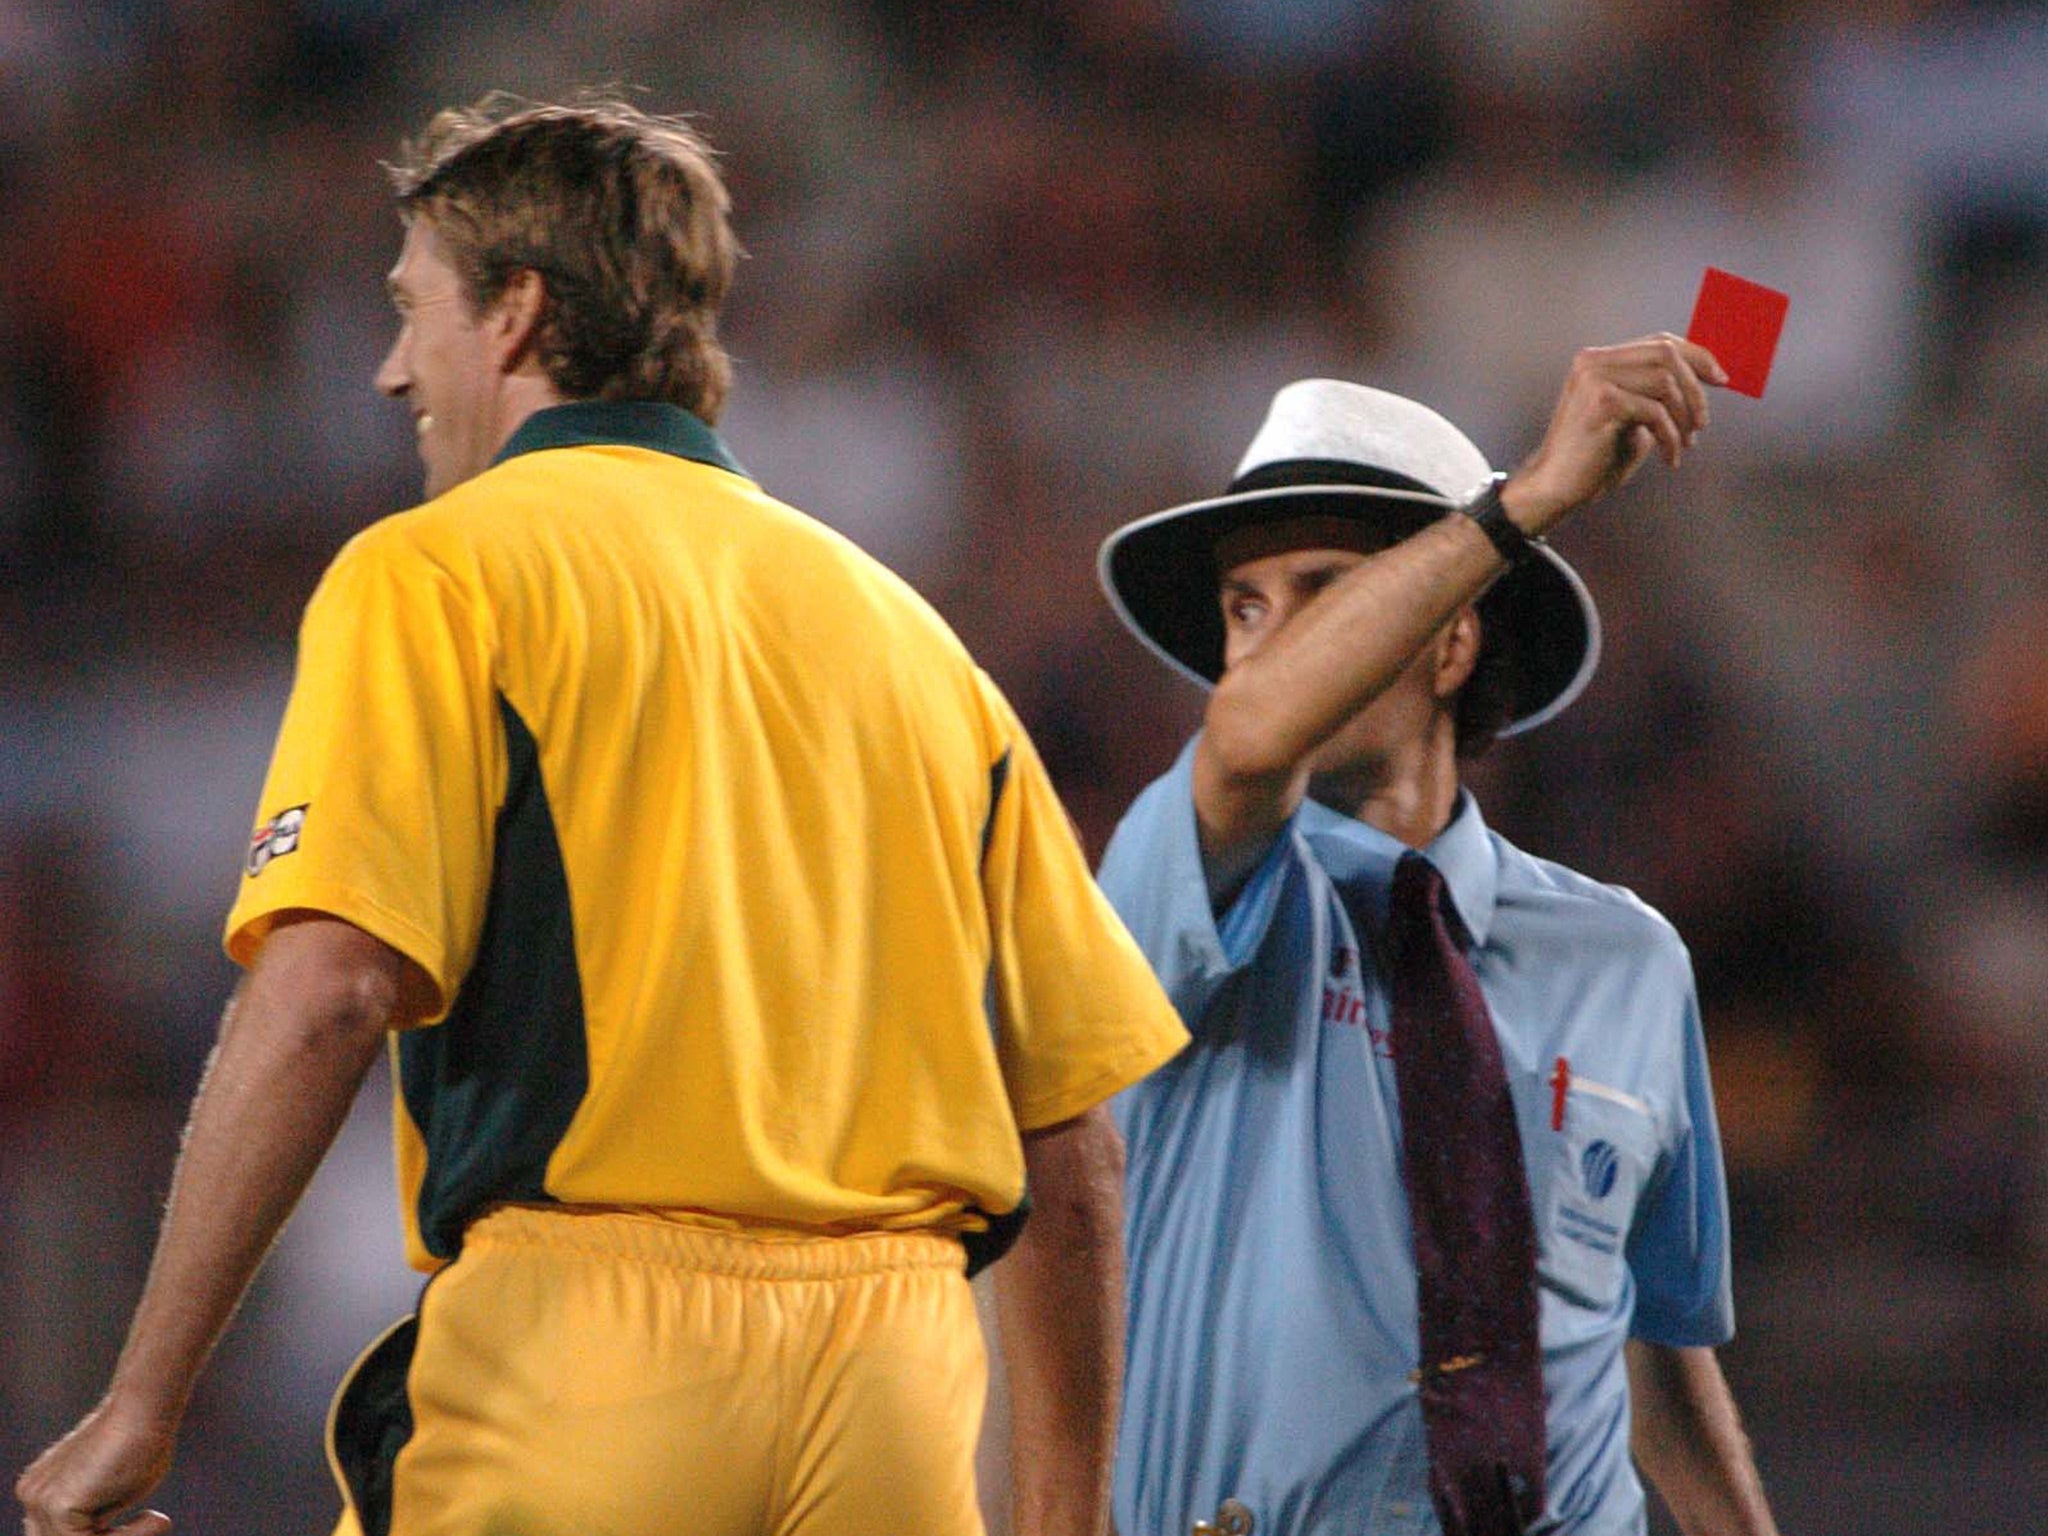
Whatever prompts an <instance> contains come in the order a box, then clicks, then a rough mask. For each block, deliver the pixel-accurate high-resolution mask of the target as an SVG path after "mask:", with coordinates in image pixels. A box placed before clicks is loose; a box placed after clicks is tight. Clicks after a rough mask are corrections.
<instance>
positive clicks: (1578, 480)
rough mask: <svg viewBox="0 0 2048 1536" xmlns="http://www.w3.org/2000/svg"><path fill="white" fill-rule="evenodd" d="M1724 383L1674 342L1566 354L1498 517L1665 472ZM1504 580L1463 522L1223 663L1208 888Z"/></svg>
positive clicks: (1481, 540)
mask: <svg viewBox="0 0 2048 1536" xmlns="http://www.w3.org/2000/svg"><path fill="white" fill-rule="evenodd" d="M1725 380H1726V375H1725V374H1724V373H1723V372H1722V370H1721V367H1720V365H1719V364H1718V363H1716V362H1715V361H1714V359H1713V356H1712V354H1710V353H1708V352H1707V351H1706V350H1705V349H1704V348H1702V347H1699V346H1696V345H1694V344H1693V343H1691V342H1688V341H1685V340H1683V339H1681V338H1679V337H1676V336H1670V335H1659V336H1651V337H1645V338H1643V339H1641V340H1638V341H1632V342H1627V343H1624V344H1622V345H1621V346H1616V347H1590V348H1587V349H1586V350H1584V351H1582V352H1580V353H1578V355H1577V356H1576V357H1575V358H1574V359H1573V361H1572V365H1571V370H1570V372H1569V373H1568V374H1567V375H1566V378H1565V382H1564V386H1563V388H1562V390H1561V391H1560V392H1559V395H1558V400H1557V405H1556V407H1555V409H1554V411H1553V412H1552V415H1551V420H1550V425H1549V427H1548V429H1547V430H1546V432H1545V434H1544V438H1543V441H1542V443H1541V444H1540V445H1539V446H1538V448H1537V449H1536V451H1535V453H1533V454H1532V455H1530V457H1529V459H1528V460H1527V461H1526V462H1525V463H1524V464H1523V465H1522V466H1521V467H1520V468H1519V469H1517V470H1516V471H1515V473H1514V474H1513V475H1511V476H1510V477H1509V478H1508V480H1507V482H1506V484H1505V485H1504V486H1503V487H1502V491H1501V502H1502V506H1503V507H1504V509H1505V510H1506V512H1507V515H1508V517H1509V519H1510V520H1511V521H1512V522H1513V523H1514V524H1515V526H1516V527H1518V528H1519V529H1521V530H1522V532H1524V533H1526V534H1530V535H1541V534H1544V533H1547V532H1549V531H1550V530H1551V529H1552V528H1554V527H1556V526H1557V525H1558V524H1559V523H1561V522H1562V521H1563V520H1564V519H1565V518H1566V517H1568V516H1569V515H1570V514H1571V513H1572V512H1573V511H1575V510H1576V509H1577V508H1579V507H1582V506H1584V505H1586V504H1587V503H1589V502H1591V501H1594V500H1596V499H1597V498H1599V497H1600V496H1602V495H1604V494H1606V493H1607V492H1608V491H1611V490H1613V489H1615V488H1616V487H1618V486H1620V485H1621V484H1622V483H1623V482H1625V481H1626V480H1627V479H1628V478H1629V477H1630V476H1631V475H1633V474H1634V473H1635V472H1636V470H1637V469H1638V468H1639V467H1640V466H1641V464H1642V463H1643V461H1644V460H1645V459H1646V458H1647V457H1648V456H1649V455H1650V454H1651V453H1652V452H1655V453H1657V454H1659V455H1660V456H1661V457H1662V458H1663V459H1664V460H1665V461H1666V462H1667V463H1669V464H1671V465H1673V466H1674V467H1675V466H1676V465H1677V464H1678V463H1679V462H1680V461H1681V460H1682V459H1683V457H1684V455H1685V451H1686V449H1687V448H1688V447H1690V446H1691V444H1692V443H1693V442H1694V440H1696V439H1697V437H1698V435H1699V433H1700V431H1701V429H1703V428H1704V427H1705V426H1706V424H1707V416H1708V410H1707V398H1706V391H1705V389H1704V388H1703V381H1704V382H1706V383H1714V384H1720V383H1723V382H1725ZM1502 569H1503V564H1502V560H1501V557H1500V555H1499V554H1498V553H1497V551H1496V550H1495V549H1494V546H1493V544H1492V543H1491V542H1490V541H1489V540H1488V538H1487V537H1486V535H1485V533H1484V532H1483V531H1482V530H1481V529H1480V528H1479V526H1478V525H1477V524H1476V523H1475V522H1474V521H1473V520H1472V519H1470V518H1467V517H1464V516H1461V515H1457V514H1451V515H1447V516H1445V517H1444V518H1442V519H1440V520H1439V521H1438V522H1436V523H1434V524H1432V525H1431V526H1430V527H1428V528H1425V529H1424V530H1423V531H1422V532H1421V533H1419V534H1417V535H1416V536H1415V537H1413V538H1410V539H1406V540H1404V541H1402V542H1401V543H1399V544H1397V545H1395V546H1394V547H1393V548H1391V549H1388V550H1386V551H1384V552H1382V553H1380V554H1377V555H1374V556H1372V557H1371V558H1370V559H1366V560H1364V561H1362V562H1360V563H1358V564H1357V565H1355V566H1353V567H1352V568H1351V569H1350V570H1349V571H1348V572H1346V573H1345V574H1344V575H1343V576H1341V577H1340V578H1338V579H1337V580H1335V581H1333V582H1332V583H1331V584H1330V585H1329V586H1328V587H1327V588H1325V589H1324V590H1323V591H1322V592H1321V593H1320V595H1318V596H1317V597H1316V599H1315V600H1314V601H1313V602H1312V603H1310V604H1309V605H1308V606H1307V607H1305V608H1303V609H1302V610H1301V612H1300V613H1299V615H1298V616H1296V617H1295V618H1294V619H1293V620H1292V621H1291V622H1289V623H1287V624H1286V625H1285V626H1284V628H1282V629H1281V630H1279V631H1278V632H1276V633H1275V634H1273V635H1272V636H1271V637H1270V638H1269V639H1266V640H1265V641H1263V642H1262V643H1260V644H1259V645H1258V646H1257V648H1256V649H1255V650H1253V651H1251V652H1250V653H1249V654H1245V655H1242V656H1235V655H1234V656H1232V657H1231V659H1230V664H1229V666H1228V669H1227V670H1226V671H1225V673H1224V675H1223V678H1222V680H1221V682H1220V683H1218V685H1217V687H1216V691H1215V693H1214V694H1213V695H1212V696H1211V698H1210V701H1209V707H1208V712H1207V715H1206V717H1205V719H1204V728H1203V735H1202V741H1201V744H1200V745H1199V746H1198V747H1197V749H1196V758H1195V765H1194V769H1195V772H1194V796H1195V811H1196V815H1197V818H1198V820H1199V822H1200V826H1201V832H1202V847H1203V854H1204V857H1205V858H1206V859H1207V860H1208V861H1209V863H1210V866H1211V873H1212V886H1215V885H1218V884H1220V885H1222V886H1224V887H1228V886H1230V885H1232V884H1234V882H1235V880H1236V879H1239V878H1242V876H1243V874H1244V873H1246V872H1248V871H1249V869H1250V867H1251V866H1252V865H1253V864H1254V863H1256V861H1257V859H1258V858H1259V856H1260V854H1261V853H1262V852H1263V851H1264V849H1265V848H1266V847H1267V846H1269V845H1270V844H1271V842H1272V839H1273V837H1274V836H1275V834H1277V833H1278V831H1279V830H1280V828H1281V827H1282V826H1284V825H1285V824H1286V822H1287V819H1288V818H1289V817H1290V816H1292V815H1293V813H1294V810H1295V808H1296V807H1297V806H1298V805H1299V804H1300V803H1301V799H1302V796H1303V795H1304V794H1305V793H1306V791H1307V786H1308V765H1309V760H1310V758H1311V757H1312V755H1313V754H1314V753H1315V752H1316V750H1317V749H1318V748H1319V747H1321V746H1322V745H1323V744H1324V743H1326V742H1328V741H1329V740H1330V739H1331V738H1332V737H1333V736H1334V735H1335V734H1336V733H1337V732H1338V731H1339V730H1340V729H1341V728H1342V727H1343V726H1344V724H1345V723H1346V722H1347V721H1349V720H1350V719H1352V718H1353V717H1354V716H1355V715H1357V714H1358V712H1359V711H1360V710H1362V709H1364V708H1365V706H1366V705H1368V704H1370V703H1372V702H1373V700H1375V699H1376V698H1378V697H1379V696H1380V695H1381V694H1382V693H1384V692H1385V691H1386V690H1387V689H1388V688H1389V687H1390V686H1392V685H1393V683H1394V682H1395V680H1396V679H1397V678H1398V677H1399V676H1400V675H1401V673H1402V671H1403V670H1404V669H1405V668H1406V667H1408V666H1409V664H1410V663H1411V662H1413V661H1414V659H1415V658H1416V656H1417V655H1418V654H1420V653H1421V651H1422V650H1423V648H1424V647H1425V646H1426V645H1427V644H1428V642H1429V641H1430V639H1431V638H1432V637H1433V636H1435V635H1436V634H1437V633H1438V632H1439V631H1441V630H1442V629H1443V628H1444V626H1445V625H1446V624H1447V623H1448V622H1449V621H1450V620H1451V619H1452V618H1453V617H1454V616H1456V615H1457V614H1458V613H1459V612H1460V611H1461V610H1462V609H1463V608H1464V607H1465V606H1466V605H1467V604H1470V603H1472V602H1474V601H1476V600H1477V599H1478V598H1479V597H1480V596H1481V595H1482V594H1483V593H1484V592H1485V591H1486V589H1487V587H1488V586H1489V585H1491V584H1492V582H1493V581H1494V580H1495V579H1496V578H1497V577H1498V576H1499V575H1500V573H1501V571H1502ZM1225 628H1226V632H1228V630H1229V629H1230V625H1229V622H1228V618H1227V616H1226V625H1225Z"/></svg>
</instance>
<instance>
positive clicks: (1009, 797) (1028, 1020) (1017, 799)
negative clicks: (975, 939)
mask: <svg viewBox="0 0 2048 1536" xmlns="http://www.w3.org/2000/svg"><path fill="white" fill-rule="evenodd" d="M981 682H982V696H983V699H984V704H985V708H986V709H987V710H988V712H989V716H990V718H991V720H992V722H993V724H994V725H995V727H996V730H997V733H998V738H999V739H1000V740H1003V741H1006V742H1007V743H1008V745H1007V756H1006V758H1005V759H1004V763H1005V765H1006V766H1004V767H1002V768H1001V769H999V775H1000V783H999V785H998V787H997V791H996V799H995V806H994V811H993V814H992V817H991V820H990V823H989V829H988V846H987V848H986V850H985V852H984V855H983V859H982V881H983V886H984V889H985V894H986V897H987V900H988V908H989V920H990V925H991V930H992V937H993V976H992V981H993V991H994V998H993V1003H994V1007H995V1023H996V1031H997V1039H996V1053H997V1057H998V1059H999V1061H1000V1062H1001V1065H1002V1072H1003V1081H1004V1083H1005V1086H1006V1087H1007V1089H1008V1091H1009V1096H1010V1103H1011V1107H1012V1110H1013V1112H1014V1113H1015V1115H1016V1119H1017V1124H1018V1126H1019V1128H1020V1129H1022V1130H1027V1131H1030V1130H1038V1129H1041V1128H1043V1127H1045V1126H1048V1125H1056V1124H1058V1123H1059V1122H1060V1121H1062V1120H1068V1119H1071V1118H1073V1117H1074V1116H1075V1115H1078V1114H1080V1113H1082V1112H1083V1111H1084V1110H1087V1109H1090V1108H1093V1107H1094V1106H1095V1105H1096V1104H1099V1103H1101V1102H1102V1101H1103V1100H1104V1099H1106V1098H1108V1097H1109V1096H1110V1095H1111V1094H1113V1093H1115V1092H1117V1091H1118V1090H1119V1089H1121V1088H1125V1087H1128V1086H1129V1085H1130V1084H1132V1083H1134V1082H1136V1081H1137V1080H1138V1079H1139V1078H1141V1077H1143V1076H1145V1074H1147V1073H1148V1072H1150V1071H1152V1070H1153V1069H1154V1068H1155V1067H1158V1066H1160V1065H1162V1064H1163V1063H1165V1062H1167V1061H1169V1060H1171V1059H1172V1058H1173V1057H1174V1056H1175V1055H1177V1054H1178V1053H1179V1052H1180V1050H1181V1048H1182V1047H1183V1046H1184V1045H1186V1044H1187V1040H1188V1035H1187V1031H1186V1029H1185V1028H1184V1027H1183V1026H1182V1024H1181V1021H1180V1015H1179V1014H1178V1013H1176V1012H1175V1011H1174V1008H1173V1004H1172V1003H1171V1002H1169V1001H1168V1000H1167V997H1166V993H1165V992H1164V991H1163V990H1162V989H1161V987H1160V984H1159V981H1158V979H1157V978H1156V977H1155V976H1154V975H1153V974H1152V967H1151V966H1150V965H1149V964H1148V963H1147V962H1146V960H1145V957H1144V955H1143V954H1142V953H1141V952H1140V951H1139V949H1138V946H1137V943H1136V941H1134V940H1133V939H1132V938H1131V935H1130V932H1129V930H1128V929H1126V928H1125V927H1124V925H1123V920H1122V919H1121V918H1119V917H1118V916H1117V915H1116V913H1115V911H1114V910H1113V909H1112V908H1111V907H1110V905H1109V902H1108V900H1107V898H1105V897H1104V896H1103V894H1102V892H1101V890H1100V889H1099V888H1098V887H1097V886H1096V884H1095V878H1094V876H1093V875H1092V874H1091V873H1090V872H1089V869H1088V861H1087V859H1086V857H1085V855H1083V853H1082V851H1081V845H1080V841H1079V839H1078V838H1077V837H1076V836H1075V834H1074V826H1073V823H1072V821H1071V820H1069V818H1068V816H1067V811H1066V807H1065V806H1064V805H1062V804H1061V803H1060V800H1059V796H1058V794H1057V792H1056V791H1055V790H1054V789H1053V785H1052V780H1051V778H1050V777H1049V776H1048V775H1047V773H1046V771H1045V765H1044V763H1043V762H1042V761H1041V760H1040V759H1039V756H1038V753H1037V751H1036V749H1035V748H1034V747H1033V746H1032V744H1031V740H1030V738H1029V737H1028V736H1027V735H1026V734H1025V732H1024V728H1023V726H1022V724H1021V723H1019V721H1018V720H1017V718H1016V715H1015V714H1014V713H1013V712H1012V710H1011V709H1010V706H1009V704H1008V702H1007V701H1006V700H1005V699H1004V698H1003V697H1002V695H1001V694H1000V693H999V692H998V691H997V690H996V688H995V686H994V684H993V683H991V682H989V681H988V679H987V678H986V676H983V678H982V680H981Z"/></svg>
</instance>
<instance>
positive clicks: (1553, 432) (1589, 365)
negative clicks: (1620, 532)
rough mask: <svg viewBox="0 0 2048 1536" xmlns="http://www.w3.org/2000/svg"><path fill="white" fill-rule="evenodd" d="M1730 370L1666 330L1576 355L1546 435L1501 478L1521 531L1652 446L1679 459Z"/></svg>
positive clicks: (1559, 511)
mask: <svg viewBox="0 0 2048 1536" xmlns="http://www.w3.org/2000/svg"><path fill="white" fill-rule="evenodd" d="M1727 382H1728V375H1727V373H1726V372H1725V371H1723V369H1722V367H1721V365H1720V364H1719V363H1718V362H1716V361H1715V360H1714V354H1713V353H1711V352H1709V351H1708V350H1707V349H1706V348H1705V347H1702V346H1700V345H1699V344H1698V343H1696V342H1690V341H1687V340H1686V339H1685V338H1684V337H1682V336H1673V335H1672V334H1670V333H1669V332H1668V331H1667V332H1662V333H1660V334H1658V335H1655V336H1645V337H1642V338H1641V339H1639V340H1636V341H1627V342H1623V343H1622V344H1621V345H1620V346H1618V347H1587V348H1586V349H1585V350H1584V351H1582V352H1580V353H1579V354H1578V355H1577V356H1576V357H1574V358H1573V359H1572V367H1571V372H1570V373H1568V374H1567V375H1566V376H1565V381H1564V388H1563V389H1562V390H1561V391H1560V392H1559V394H1558V397H1557V408H1556V409H1555V410H1554V411H1552V413H1551V417H1550V426H1549V428H1548V430H1546V431H1545V432H1544V434H1543V441H1542V443H1541V444H1540V445H1539V446H1538V447H1537V449H1536V451H1535V452H1534V453H1533V454H1531V455H1530V456H1529V458H1528V461H1527V462H1526V463H1524V464H1523V465H1522V467H1521V468H1520V469H1518V470H1516V471H1515V472H1514V474H1513V475H1511V476H1509V477H1508V482H1507V484H1506V485H1504V486H1502V487H1501V500H1502V505H1503V506H1504V507H1505V508H1506V510H1507V512H1508V515H1509V516H1510V517H1512V518H1513V519H1514V521H1515V523H1516V525H1517V526H1519V527H1520V528H1521V529H1522V531H1523V532H1525V533H1532V534H1540V533H1544V532H1547V531H1548V530H1549V529H1551V528H1552V527H1554V526H1556V525H1557V524H1558V523H1559V522H1561V521H1563V519H1564V518H1565V517H1566V515H1567V514H1569V513H1571V512H1572V511H1573V510H1575V509H1576V508H1579V507H1582V506H1584V505H1585V504H1586V503H1587V502H1589V501H1593V500H1596V499H1597V498H1599V497H1601V496H1604V495H1606V494H1607V492H1609V491H1612V490H1615V489H1617V488H1618V487H1620V486H1621V485H1622V484H1624V483H1625V482H1626V481H1627V480H1628V478H1629V477H1630V476H1631V475H1633V474H1634V473H1635V472H1636V471H1637V470H1638V469H1639V468H1641V467H1642V463H1643V461H1644V460H1645V459H1647V458H1648V457H1649V456H1650V455H1651V454H1652V453H1656V454H1658V455H1660V456H1661V457H1662V458H1663V459H1664V461H1665V463H1667V464H1670V465H1672V466H1673V467H1674V468H1675V467H1676V466H1677V465H1678V463H1679V462H1680V461H1681V460H1682V459H1683V458H1684V457H1685V451H1686V449H1688V448H1690V447H1691V446H1692V445H1693V443H1694V441H1695V440H1697V438H1698V437H1699V435H1700V433H1701V432H1702V431H1703V430H1704V429H1705V427H1706V425H1707V415H1708V412H1707V391H1706V387H1705V386H1706V385H1708V384H1726V383H1727Z"/></svg>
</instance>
